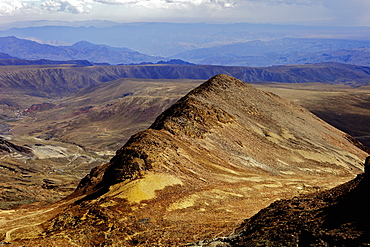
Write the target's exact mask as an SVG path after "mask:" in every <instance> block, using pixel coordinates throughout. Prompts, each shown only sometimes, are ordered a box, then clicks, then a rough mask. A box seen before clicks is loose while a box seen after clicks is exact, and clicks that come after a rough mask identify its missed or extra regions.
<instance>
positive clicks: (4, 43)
mask: <svg viewBox="0 0 370 247" xmlns="http://www.w3.org/2000/svg"><path fill="white" fill-rule="evenodd" d="M0 52H3V53H6V54H9V55H10V56H14V57H18V58H21V59H26V60H27V59H28V60H37V59H47V60H57V61H58V60H59V61H60V60H88V61H92V62H93V63H111V64H120V63H124V64H130V63H139V62H156V61H159V60H161V59H163V58H162V57H155V56H149V55H145V54H141V53H139V52H136V51H133V50H131V49H128V48H114V47H110V46H107V45H96V44H92V43H90V42H87V41H79V42H77V43H75V44H73V45H71V46H53V45H48V44H40V43H37V42H36V41H31V40H27V39H19V38H17V37H15V36H8V37H0Z"/></svg>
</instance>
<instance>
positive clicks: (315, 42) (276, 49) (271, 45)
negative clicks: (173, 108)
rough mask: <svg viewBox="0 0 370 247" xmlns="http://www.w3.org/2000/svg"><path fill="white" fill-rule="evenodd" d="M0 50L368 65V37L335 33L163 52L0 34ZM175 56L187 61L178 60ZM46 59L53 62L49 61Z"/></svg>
mask: <svg viewBox="0 0 370 247" xmlns="http://www.w3.org/2000/svg"><path fill="white" fill-rule="evenodd" d="M0 52H2V53H4V55H3V56H5V57H3V59H13V58H15V57H16V58H20V59H23V60H57V61H62V60H63V61H71V60H86V61H89V62H90V63H91V64H150V63H158V61H160V63H161V64H163V63H168V62H163V60H172V61H174V63H175V64H189V62H190V63H193V64H208V65H225V66H252V67H256V66H257V67H266V66H271V65H284V64H307V63H322V62H337V63H347V64H356V65H364V66H369V65H370V41H355V40H335V39H292V38H287V39H279V40H272V41H260V40H255V41H249V42H242V43H235V44H230V45H222V46H214V47H210V48H201V49H192V50H189V51H186V52H181V53H179V54H177V55H174V56H171V57H167V58H164V57H159V56H150V55H146V54H142V53H139V52H135V51H133V50H131V49H128V48H116V47H111V46H108V45H96V44H92V43H90V42H87V41H79V42H77V43H75V44H73V45H70V46H53V45H48V44H40V43H37V42H35V41H31V40H27V39H19V38H16V37H14V36H9V37H2V38H0ZM6 56H8V57H6ZM0 58H1V56H0ZM179 60H184V61H189V62H184V61H182V62H181V63H178V62H179ZM86 61H85V63H86ZM69 63H71V62H69ZM79 63H81V62H79ZM10 64H11V65H15V64H45V61H43V62H40V61H39V62H32V63H30V62H24V61H23V62H20V61H17V62H15V61H13V62H10ZM48 64H56V63H55V62H48ZM1 65H6V62H4V61H3V62H2V63H1Z"/></svg>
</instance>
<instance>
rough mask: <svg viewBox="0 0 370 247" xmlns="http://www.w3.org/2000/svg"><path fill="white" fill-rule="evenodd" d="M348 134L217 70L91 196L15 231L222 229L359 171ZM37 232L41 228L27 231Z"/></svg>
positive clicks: (111, 167)
mask: <svg viewBox="0 0 370 247" xmlns="http://www.w3.org/2000/svg"><path fill="white" fill-rule="evenodd" d="M348 139H349V138H348V135H346V134H345V133H343V132H341V131H339V130H337V129H335V128H334V127H332V126H330V125H328V124H327V123H325V122H323V121H322V120H320V119H319V118H317V117H316V116H314V115H313V114H311V113H310V112H308V111H307V110H305V109H303V108H301V107H300V106H298V105H296V104H294V103H292V102H289V101H286V100H283V99H281V98H280V97H278V96H276V95H274V94H272V93H267V92H264V91H260V90H258V89H256V88H254V87H252V86H250V85H247V84H245V83H243V82H241V81H239V80H237V79H235V78H232V77H229V76H226V75H217V76H215V77H213V78H211V79H210V80H208V81H207V82H205V83H204V84H202V85H201V86H200V87H198V88H196V89H195V90H193V91H191V92H190V93H189V94H187V95H186V96H185V97H183V98H182V99H180V100H179V101H178V102H177V103H175V104H174V105H173V106H172V107H170V108H169V109H168V110H166V111H165V112H164V113H163V114H161V115H160V116H159V117H158V118H157V119H156V121H155V122H154V123H153V124H152V126H151V127H150V128H149V129H147V130H145V131H142V132H139V133H138V134H136V135H134V136H132V137H131V139H130V140H129V141H128V142H127V143H126V144H125V145H124V146H123V147H122V148H121V149H120V150H118V151H117V155H116V156H115V157H114V158H113V159H112V160H111V162H110V164H107V165H106V166H103V167H99V168H96V169H94V170H92V172H91V173H90V174H89V175H88V176H87V177H86V178H84V179H83V180H82V181H81V183H80V185H79V187H78V189H77V190H76V192H75V196H78V195H83V196H85V195H86V196H85V197H81V198H80V200H78V201H77V202H76V203H75V204H74V205H71V206H70V207H68V208H66V209H65V210H64V211H63V212H62V213H60V214H59V215H58V216H56V217H55V218H53V219H52V220H50V221H48V222H46V223H44V224H42V225H37V227H35V226H34V227H33V230H30V229H29V228H27V227H23V228H22V229H18V230H17V229H16V230H14V229H13V230H14V231H12V232H11V236H8V238H7V239H8V240H9V239H10V240H12V241H13V242H18V243H19V244H25V245H27V244H28V245H38V244H39V245H42V246H48V245H50V246H66V245H77V246H130V245H138V246H153V245H164V246H180V245H183V244H185V243H187V242H193V241H196V240H200V239H204V238H205V237H214V236H219V235H224V234H225V233H227V232H228V231H230V230H231V229H232V228H233V227H235V226H236V225H237V224H238V220H240V219H242V218H247V217H250V216H252V215H253V214H254V213H256V212H257V211H258V210H259V209H261V208H263V207H265V206H267V205H268V204H269V203H271V202H272V201H274V200H276V199H280V198H288V197H291V196H293V195H297V194H299V193H304V192H309V191H314V190H317V189H319V188H328V187H333V186H335V185H338V184H340V183H342V182H343V181H347V180H349V179H351V178H353V177H354V176H355V174H358V173H360V172H361V170H362V164H361V161H362V160H363V159H364V158H365V157H366V155H367V154H366V153H365V152H363V151H362V150H360V149H359V148H357V147H356V146H355V145H353V144H352V143H351V142H350V141H349V140H348ZM32 231H33V233H30V232H32ZM35 232H38V233H41V232H43V234H42V235H41V236H39V237H37V238H33V239H28V238H29V237H31V236H32V237H35ZM32 234H33V235H32ZM22 239H23V240H22Z"/></svg>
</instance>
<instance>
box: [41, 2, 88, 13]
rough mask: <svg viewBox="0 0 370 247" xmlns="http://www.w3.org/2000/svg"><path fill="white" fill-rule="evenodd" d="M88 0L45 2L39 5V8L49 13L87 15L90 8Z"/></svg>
mask: <svg viewBox="0 0 370 247" xmlns="http://www.w3.org/2000/svg"><path fill="white" fill-rule="evenodd" d="M89 2H91V1H89V0H47V1H44V2H42V3H41V8H42V9H46V10H47V11H50V12H59V11H61V12H68V13H72V14H81V13H89V12H90V11H91V9H92V6H91V5H90V4H89Z"/></svg>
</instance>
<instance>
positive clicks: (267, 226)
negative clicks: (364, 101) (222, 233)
mask: <svg viewBox="0 0 370 247" xmlns="http://www.w3.org/2000/svg"><path fill="white" fill-rule="evenodd" d="M368 161H369V162H368V164H367V166H369V165H370V157H368ZM365 165H366V163H365ZM368 168H369V167H368ZM368 168H366V167H365V170H366V171H365V173H364V174H360V175H358V176H357V177H356V178H355V179H353V180H351V181H349V182H347V183H345V184H342V185H340V186H338V187H335V188H333V189H331V190H327V191H323V192H320V193H313V194H310V195H306V196H300V197H294V198H293V199H290V200H280V201H277V202H274V203H272V204H271V205H270V206H269V207H267V208H265V209H263V210H261V211H260V212H258V214H256V215H255V216H253V217H252V218H250V219H247V220H245V221H244V222H243V224H242V225H241V226H240V227H238V229H236V231H235V233H234V234H232V235H230V236H228V237H224V238H219V239H213V240H205V241H201V242H198V243H196V244H194V246H216V245H217V246H220V247H228V246H229V247H230V246H368V245H369V244H370V235H369V234H370V223H369V220H368V219H369V216H370V215H369V210H368V207H367V200H368V199H367V191H368V190H369V186H370V181H369V179H370V178H369V174H368V171H367V169H368Z"/></svg>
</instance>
